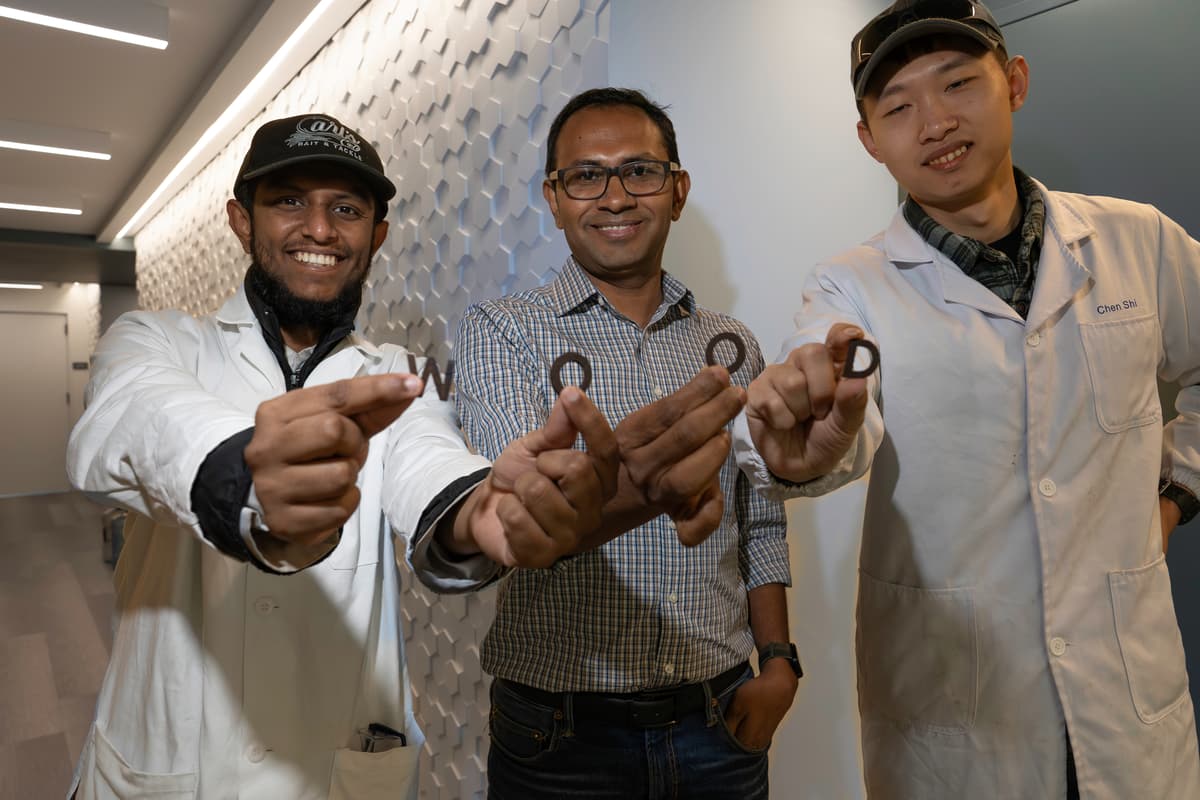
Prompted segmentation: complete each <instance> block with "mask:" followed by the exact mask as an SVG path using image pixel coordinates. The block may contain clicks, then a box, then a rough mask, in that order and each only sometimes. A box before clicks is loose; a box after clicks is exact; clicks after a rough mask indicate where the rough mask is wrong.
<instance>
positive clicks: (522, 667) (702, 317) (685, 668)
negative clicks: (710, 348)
mask: <svg viewBox="0 0 1200 800" xmlns="http://www.w3.org/2000/svg"><path fill="white" fill-rule="evenodd" d="M662 289H663V302H662V304H661V305H660V306H659V308H658V310H657V311H656V312H655V314H654V316H653V318H652V319H651V320H650V323H649V324H648V325H647V326H646V328H645V329H644V330H643V329H642V328H640V327H638V325H637V324H635V323H634V322H633V321H632V320H630V319H629V318H628V317H625V316H624V315H622V314H620V313H619V312H618V311H616V310H615V309H614V308H613V307H612V306H611V305H610V304H609V303H608V301H607V299H606V298H605V297H604V295H603V294H601V293H600V292H599V291H598V290H597V289H596V287H595V286H594V285H593V284H592V282H591V281H590V280H589V279H588V277H587V276H586V275H585V274H584V272H583V270H582V268H581V267H580V266H579V265H578V264H577V263H576V262H575V261H574V259H568V260H567V263H566V264H565V266H564V267H563V269H562V273H561V275H560V276H559V277H558V278H557V279H556V280H555V281H554V282H553V283H550V284H549V285H546V286H542V287H540V288H537V289H533V290H532V291H527V292H522V293H520V294H516V295H512V296H509V297H504V298H501V299H499V300H493V301H489V302H485V303H481V304H479V305H477V306H473V307H472V308H470V309H469V310H468V311H467V313H466V316H465V317H464V319H463V321H462V324H461V326H460V327H459V332H458V340H457V343H456V371H457V376H456V378H455V383H456V394H457V402H458V411H459V416H460V419H461V423H462V426H463V429H464V432H465V434H466V436H467V439H468V441H470V442H471V443H472V445H473V446H475V447H476V448H477V449H478V450H479V451H480V452H481V453H483V454H484V455H486V456H487V457H489V458H493V459H494V458H496V456H498V455H499V454H500V451H501V450H503V449H504V447H505V446H506V445H507V444H508V443H509V442H511V441H513V440H514V439H517V438H519V437H520V436H523V435H524V434H526V433H528V432H530V431H532V430H535V429H537V428H539V427H541V426H542V425H543V424H544V423H545V421H546V419H547V418H548V416H549V413H550V409H551V408H552V407H553V405H554V401H555V392H554V389H553V387H552V385H551V382H550V377H549V372H550V366H551V364H552V363H553V362H554V361H555V359H557V358H558V356H560V355H562V354H563V353H565V352H567V351H574V352H578V353H582V354H583V355H585V356H586V357H587V358H588V360H589V362H590V363H591V368H592V383H591V387H590V388H589V389H588V396H589V397H590V398H591V400H592V402H593V403H595V404H596V407H597V408H599V409H600V411H601V412H603V413H604V415H605V416H606V417H607V418H608V421H609V424H611V425H614V426H615V425H616V424H617V423H618V422H620V421H621V420H622V419H623V418H624V417H625V416H626V415H628V414H629V413H631V412H633V411H635V410H637V409H638V408H640V407H642V406H643V405H645V404H647V403H650V402H653V401H654V400H657V399H658V398H660V397H664V396H666V395H668V394H670V393H672V392H674V391H676V390H677V389H679V388H680V387H682V386H683V385H684V384H685V383H687V382H688V381H689V380H691V379H692V378H693V377H695V375H696V373H697V372H698V371H699V370H700V369H701V368H703V366H704V364H705V350H706V347H707V345H708V343H709V341H710V340H711V339H712V338H713V336H715V335H716V334H718V333H723V332H732V333H736V334H737V335H738V336H740V337H741V338H742V339H743V341H744V342H745V344H746V359H745V363H744V364H743V365H742V366H741V367H740V368H739V369H738V370H737V371H736V372H734V374H733V376H732V377H733V382H734V383H736V384H738V385H741V386H746V385H748V384H749V383H750V381H751V380H752V379H753V378H754V377H755V376H756V375H758V373H759V372H760V371H761V370H762V368H763V358H762V354H761V352H760V351H759V347H758V343H757V341H755V339H754V336H753V334H751V333H750V331H749V329H747V328H746V327H745V326H744V325H742V324H741V323H739V322H738V321H737V320H734V319H732V318H730V317H727V316H725V315H723V314H717V313H714V312H712V311H708V310H706V309H703V308H700V307H698V306H697V305H696V302H695V299H694V298H693V296H692V293H691V292H690V291H688V290H687V289H686V288H685V287H684V286H683V284H681V283H680V282H679V281H677V280H675V279H674V278H673V277H671V276H670V275H666V274H664V275H663V283H662ZM726 347H727V345H724V344H722V345H720V346H719V347H718V349H717V353H718V357H719V358H721V359H722V361H723V363H728V362H730V361H732V347H729V348H728V350H726V349H725V348H726ZM572 369H573V368H572V367H567V368H566V369H564V371H563V372H564V383H574V382H577V381H578V377H577V374H575V373H571V370H572ZM720 482H721V489H722V490H723V491H724V493H725V515H724V518H723V519H722V520H721V524H720V526H719V528H718V529H717V530H716V531H715V532H714V533H713V534H712V536H710V537H709V538H708V539H707V540H706V541H705V542H704V543H703V544H700V545H698V546H696V547H693V548H686V547H684V546H683V545H681V544H680V543H679V541H678V539H677V537H676V533H675V529H674V525H673V523H672V522H671V520H670V519H669V518H668V517H666V516H660V517H657V518H656V519H654V520H651V521H650V522H648V523H646V524H645V525H642V526H641V527H639V528H635V529H634V530H632V531H630V532H628V533H626V534H624V535H622V536H618V537H617V538H616V539H613V540H612V541H610V542H608V543H606V544H604V545H603V546H601V547H599V548H597V549H596V550H592V551H590V552H586V553H582V554H580V555H577V556H574V557H571V558H567V559H564V560H562V561H560V562H559V563H558V564H556V565H555V566H554V567H552V568H550V569H545V570H522V569H518V570H514V571H513V572H512V573H510V574H509V575H508V576H507V577H506V578H505V579H504V580H503V581H502V582H501V584H500V587H499V592H500V595H499V599H498V602H497V605H496V620H495V623H494V624H493V625H492V628H491V631H490V632H489V633H488V635H487V637H486V638H485V639H484V642H483V652H482V662H483V667H484V669H485V670H487V671H488V672H489V673H491V674H492V675H494V676H496V677H501V678H506V679H509V680H513V681H517V682H519V683H524V684H527V685H531V686H536V687H538V688H541V689H545V690H548V691H599V692H634V691H639V690H642V689H651V688H656V687H663V686H671V685H675V684H679V683H688V682H695V681H700V680H705V679H708V678H711V677H714V676H716V675H718V674H720V673H721V672H723V671H725V670H727V669H729V668H730V667H733V666H734V665H736V664H738V663H739V662H741V661H744V660H745V659H746V658H747V657H748V656H749V655H750V653H751V651H752V650H753V648H754V641H753V637H752V635H751V633H750V627H749V609H748V604H747V596H746V593H747V591H748V590H749V589H752V588H754V587H756V586H759V585H762V584H766V583H782V584H785V585H790V582H791V579H790V572H789V568H788V551H787V541H786V538H785V534H786V527H787V526H786V520H785V516H784V510H783V506H782V504H780V503H777V502H773V501H769V500H765V499H763V498H762V497H759V496H758V495H757V494H756V493H755V492H754V491H753V490H752V489H751V488H750V486H749V483H748V481H747V480H746V478H745V477H744V476H743V475H742V474H741V472H740V471H739V470H738V467H737V464H736V463H735V462H734V459H733V456H732V455H730V457H729V459H728V460H727V461H726V463H725V466H724V467H722V469H721V473H720Z"/></svg>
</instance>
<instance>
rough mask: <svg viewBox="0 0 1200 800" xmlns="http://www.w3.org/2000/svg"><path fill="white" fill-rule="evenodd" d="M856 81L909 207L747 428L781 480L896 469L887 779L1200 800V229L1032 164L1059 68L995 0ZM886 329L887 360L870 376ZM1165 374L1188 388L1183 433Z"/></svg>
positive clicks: (888, 28) (870, 46)
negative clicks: (859, 363)
mask: <svg viewBox="0 0 1200 800" xmlns="http://www.w3.org/2000/svg"><path fill="white" fill-rule="evenodd" d="M850 77H851V83H852V86H853V88H854V96H855V100H856V101H857V103H858V106H859V110H860V113H861V120H860V121H859V123H858V134H859V138H860V139H861V141H862V144H863V146H864V147H865V148H866V150H867V152H868V153H870V154H871V156H873V157H874V158H875V159H876V160H878V161H879V162H880V163H882V164H884V165H885V166H886V167H887V168H888V170H889V171H890V172H891V174H892V175H893V176H894V177H895V178H896V180H897V181H898V182H899V183H900V185H901V186H902V187H903V188H904V189H905V190H906V192H907V193H908V199H907V200H905V202H904V203H903V205H902V207H901V208H900V209H899V211H898V212H897V214H896V216H895V217H894V219H893V220H892V222H891V224H890V225H889V227H888V228H887V229H886V230H884V231H883V232H882V233H880V234H879V235H877V236H875V237H874V238H872V239H870V240H868V241H866V242H864V243H863V244H861V245H859V246H858V247H855V248H853V249H851V250H848V251H846V252H844V253H842V254H841V255H839V256H837V257H835V258H833V259H831V260H830V261H828V262H827V263H824V264H820V265H818V266H817V268H816V269H815V270H814V272H813V274H812V276H811V277H810V279H809V282H808V284H807V286H806V288H805V292H804V300H803V306H802V308H801V311H800V313H799V315H798V316H797V320H798V322H799V325H800V327H799V329H798V330H797V332H796V334H795V336H794V337H793V338H792V339H791V340H789V342H788V343H787V344H786V345H785V348H784V352H785V353H786V355H785V356H784V358H783V360H782V362H781V363H779V364H776V365H774V366H771V367H768V368H767V369H766V370H765V371H764V372H763V374H762V376H761V377H760V378H759V379H758V380H756V381H755V382H754V383H753V384H752V385H751V387H750V390H749V401H748V403H747V407H746V409H747V410H746V422H747V424H746V427H744V428H742V429H741V431H740V433H741V436H740V442H741V443H743V444H744V445H745V447H744V448H743V449H742V453H743V456H744V458H743V464H742V466H743V468H744V469H745V470H746V471H747V474H749V475H750V476H751V478H752V480H753V481H754V482H755V483H756V484H757V485H758V486H759V487H760V488H761V489H762V490H763V491H766V492H767V493H768V494H770V495H771V496H782V497H789V496H797V495H809V496H812V495H819V494H823V493H825V492H828V491H830V490H832V489H834V488H836V487H838V486H841V485H843V484H845V483H846V482H848V481H849V480H852V479H854V478H856V477H858V476H860V475H862V474H864V473H865V472H866V471H867V469H868V468H870V469H871V475H870V483H869V488H868V493H867V510H866V518H865V522H864V529H863V541H862V549H861V556H860V581H859V597H858V640H857V645H858V646H857V658H858V674H859V680H858V688H859V707H860V711H861V716H862V743H863V755H864V766H865V777H866V787H867V791H868V794H869V795H870V796H871V797H872V798H905V800H911V799H912V798H921V800H938V799H940V798H944V799H945V800H951V799H953V800H961V798H971V800H986V799H987V798H996V799H997V800H999V798H1062V797H1064V796H1066V797H1072V798H1075V797H1085V798H1103V799H1104V800H1125V799H1126V798H1133V797H1138V798H1143V797H1144V798H1151V797H1153V798H1194V797H1200V759H1198V758H1197V746H1196V732H1195V718H1194V712H1193V708H1192V703H1191V699H1190V696H1189V694H1188V679H1187V673H1186V669H1185V665H1184V654H1183V648H1182V644H1181V640H1180V635H1179V629H1178V627H1177V624H1176V621H1175V614H1174V608H1173V605H1172V600H1171V587H1170V581H1169V577H1168V574H1167V568H1166V564H1165V561H1164V558H1163V552H1164V550H1165V548H1166V543H1167V537H1168V535H1169V534H1170V532H1171V531H1172V529H1173V528H1174V527H1175V525H1176V524H1177V523H1178V522H1179V521H1181V520H1186V519H1187V518H1189V517H1190V516H1191V515H1193V514H1194V513H1195V512H1196V510H1197V507H1198V504H1197V501H1196V495H1197V494H1200V385H1198V384H1200V323H1197V321H1196V315H1195V311H1194V309H1196V308H1200V243H1197V242H1196V241H1194V240H1193V239H1192V238H1190V237H1189V236H1188V234H1187V233H1186V232H1185V231H1184V230H1182V229H1181V228H1180V227H1179V226H1178V225H1176V224H1175V223H1174V222H1172V221H1171V220H1170V219H1168V218H1167V217H1165V216H1164V215H1163V214H1161V213H1160V212H1158V211H1157V210H1156V209H1154V208H1152V207H1150V206H1145V205H1139V204H1134V203H1130V202H1126V201H1122V200H1116V199H1113V198H1108V197H1090V196H1083V195H1077V194H1067V193H1063V192H1055V191H1051V190H1049V189H1047V188H1046V187H1045V186H1044V185H1042V184H1041V183H1038V182H1037V181H1035V180H1033V179H1032V178H1030V177H1029V176H1027V175H1025V174H1024V173H1023V172H1021V171H1020V170H1018V169H1015V168H1014V166H1013V159H1012V153H1011V149H1010V148H1011V144H1012V114H1013V112H1015V111H1017V110H1018V109H1019V108H1021V106H1022V105H1023V104H1024V102H1025V97H1026V92H1027V90H1028V88H1029V67H1028V64H1027V63H1026V62H1025V59H1023V58H1021V57H1019V56H1017V57H1014V58H1010V57H1009V56H1008V54H1007V52H1006V50H1005V43H1004V37H1003V35H1002V33H1001V31H1000V28H999V26H998V25H997V24H996V21H995V19H994V18H993V17H992V15H991V14H990V13H989V12H988V10H987V9H986V8H985V7H984V6H983V5H982V4H980V3H978V2H971V0H901V1H900V2H897V3H894V4H893V5H892V6H890V7H889V8H888V9H886V10H885V11H884V12H883V13H881V14H880V15H879V16H877V17H875V18H874V19H873V20H871V21H870V22H869V23H868V24H867V25H866V26H865V27H864V28H863V29H862V30H861V31H860V32H859V33H858V35H857V36H855V37H854V40H853V43H852V45H851V75H850ZM1189 309H1190V310H1191V313H1189ZM858 337H867V338H869V339H871V340H873V341H875V342H877V344H878V347H879V351H880V354H881V355H880V363H881V368H880V370H879V372H877V373H875V374H874V375H872V376H870V377H869V378H866V379H864V378H861V377H842V371H843V366H844V364H843V362H844V361H845V360H846V358H847V355H846V342H847V340H848V339H852V338H858ZM1158 379H1162V380H1164V381H1167V382H1171V383H1175V382H1178V383H1180V384H1181V385H1182V387H1183V388H1182V392H1181V394H1180V400H1179V402H1178V404H1177V406H1178V408H1179V411H1180V415H1179V417H1178V418H1177V419H1175V420H1174V421H1172V422H1171V423H1169V424H1168V425H1166V426H1165V429H1164V426H1163V424H1162V414H1161V410H1160V405H1159V397H1158V388H1157V380H1158ZM751 443H752V444H753V447H750V446H749V445H750V444H751Z"/></svg>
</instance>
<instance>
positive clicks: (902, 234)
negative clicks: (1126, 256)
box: [883, 180, 1095, 330]
mask: <svg viewBox="0 0 1200 800" xmlns="http://www.w3.org/2000/svg"><path fill="white" fill-rule="evenodd" d="M1034 183H1035V184H1036V185H1037V189H1038V191H1040V192H1041V193H1042V197H1043V199H1044V200H1045V202H1046V229H1045V234H1044V236H1043V240H1042V254H1041V258H1040V259H1039V261H1038V272H1037V280H1036V281H1035V283H1034V291H1033V302H1032V303H1031V305H1030V309H1029V316H1028V318H1027V319H1025V320H1022V319H1021V316H1020V315H1019V314H1017V312H1016V311H1014V310H1013V309H1012V308H1011V307H1010V306H1009V305H1008V304H1007V303H1005V302H1004V301H1003V300H1001V299H1000V298H999V297H997V296H996V295H995V294H994V293H993V292H991V291H989V290H988V289H987V288H986V287H984V286H983V285H982V284H980V283H979V282H978V281H976V280H974V279H972V278H970V277H968V276H967V275H965V274H964V273H963V271H962V270H961V269H959V268H958V265H956V264H954V263H953V262H952V261H951V260H950V259H948V258H946V257H945V256H944V255H943V254H941V253H939V252H937V251H936V250H935V249H934V248H932V247H930V246H929V244H928V243H927V242H926V241H925V240H924V239H922V238H921V235H920V234H919V233H917V232H916V231H915V230H913V228H912V226H910V225H909V224H908V221H907V220H905V219H904V214H903V211H902V210H900V209H898V210H897V211H896V214H895V215H894V216H893V217H892V222H891V224H890V225H889V226H888V228H887V230H886V231H884V234H883V247H884V252H885V253H886V254H887V257H888V260H889V261H891V262H892V264H893V265H894V266H895V267H896V268H897V269H900V270H904V269H909V268H913V267H918V266H921V265H924V264H932V265H934V266H936V267H937V270H936V281H937V283H938V287H939V289H940V290H941V293H942V299H943V300H944V301H945V302H947V303H959V304H962V305H968V306H971V307H973V308H977V309H979V310H980V311H983V312H984V313H987V314H991V315H992V316H996V317H1002V318H1005V319H1011V320H1013V321H1015V322H1020V323H1023V324H1024V325H1025V327H1026V328H1028V329H1030V330H1033V329H1036V328H1037V327H1038V326H1040V325H1041V324H1042V323H1043V322H1044V321H1045V320H1046V319H1047V318H1049V317H1050V316H1052V315H1053V314H1054V313H1055V312H1056V311H1057V310H1058V309H1060V308H1062V306H1063V305H1065V304H1066V303H1067V302H1069V301H1070V299H1071V298H1072V297H1074V296H1075V294H1076V293H1077V292H1079V291H1080V289H1082V288H1083V287H1084V286H1085V285H1086V284H1087V283H1088V282H1089V281H1090V280H1091V272H1089V271H1088V269H1087V267H1085V266H1084V265H1083V263H1082V262H1081V261H1080V260H1079V259H1078V258H1077V257H1076V255H1075V249H1076V245H1078V244H1079V243H1080V242H1081V241H1083V240H1084V239H1086V238H1087V237H1089V236H1091V235H1092V234H1093V233H1095V228H1094V227H1093V226H1092V224H1091V222H1090V221H1089V220H1088V219H1087V218H1086V217H1085V216H1084V215H1083V214H1081V213H1080V212H1079V210H1078V209H1076V208H1075V207H1073V206H1072V205H1071V203H1070V198H1069V197H1068V196H1064V195H1060V194H1054V193H1052V192H1050V191H1049V190H1048V189H1046V187H1045V185H1043V184H1042V183H1040V182H1038V181H1036V180H1035V181H1034Z"/></svg>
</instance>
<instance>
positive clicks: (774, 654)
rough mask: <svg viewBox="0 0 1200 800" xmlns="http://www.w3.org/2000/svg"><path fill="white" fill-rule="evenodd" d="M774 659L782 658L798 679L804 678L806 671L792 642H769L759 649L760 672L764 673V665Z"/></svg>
mask: <svg viewBox="0 0 1200 800" xmlns="http://www.w3.org/2000/svg"><path fill="white" fill-rule="evenodd" d="M772 658H782V659H784V660H785V661H787V662H788V664H790V665H791V667H792V672H794V673H796V677H797V678H803V677H804V669H803V668H802V667H801V666H800V656H799V655H797V653H796V645H794V644H792V643H791V642H768V643H767V644H764V645H763V646H762V647H760V648H758V671H759V672H762V668H763V664H765V663H767V662H768V661H769V660H771V659H772Z"/></svg>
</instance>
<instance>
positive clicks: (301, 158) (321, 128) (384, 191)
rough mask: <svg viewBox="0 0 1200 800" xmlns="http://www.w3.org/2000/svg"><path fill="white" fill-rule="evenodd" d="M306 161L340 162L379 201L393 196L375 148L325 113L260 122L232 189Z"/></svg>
mask: <svg viewBox="0 0 1200 800" xmlns="http://www.w3.org/2000/svg"><path fill="white" fill-rule="evenodd" d="M310 161H325V162H328V163H331V164H341V165H344V166H345V167H346V168H347V169H349V170H351V171H353V172H354V173H355V174H356V175H357V176H358V177H360V178H362V179H363V180H364V181H366V183H367V185H368V186H369V187H370V189H371V191H372V193H374V195H375V198H376V200H378V201H379V202H380V203H381V204H382V203H386V202H387V201H388V200H391V199H392V198H393V197H394V196H395V195H396V185H395V184H393V183H392V182H391V181H390V180H388V177H387V175H385V174H384V172H383V162H382V161H381V160H380V159H379V153H377V152H375V148H374V147H371V145H370V143H369V142H368V141H367V140H366V139H364V138H363V137H362V136H361V135H360V134H359V133H358V131H355V130H354V129H352V128H349V127H347V126H346V125H343V124H342V123H341V122H338V121H337V120H336V119H334V118H333V117H331V116H328V115H327V114H301V115H300V116H297V117H286V118H285V119H273V120H271V121H270V122H267V123H264V124H263V126H262V127H261V128H259V129H258V130H257V131H255V132H254V138H253V139H251V140H250V149H249V150H248V151H247V152H246V157H245V158H244V159H243V160H242V167H241V169H239V170H238V176H237V180H236V181H234V184H233V189H234V192H235V193H236V192H237V190H238V188H239V187H241V185H242V184H243V183H245V182H246V181H248V180H252V179H254V178H258V177H261V176H263V175H266V174H267V173H269V172H274V171H275V170H277V169H283V168H284V167H291V166H294V165H296V164H304V163H307V162H310Z"/></svg>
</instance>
